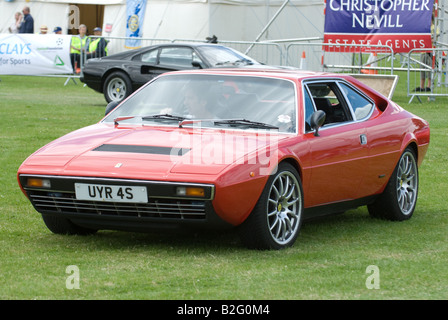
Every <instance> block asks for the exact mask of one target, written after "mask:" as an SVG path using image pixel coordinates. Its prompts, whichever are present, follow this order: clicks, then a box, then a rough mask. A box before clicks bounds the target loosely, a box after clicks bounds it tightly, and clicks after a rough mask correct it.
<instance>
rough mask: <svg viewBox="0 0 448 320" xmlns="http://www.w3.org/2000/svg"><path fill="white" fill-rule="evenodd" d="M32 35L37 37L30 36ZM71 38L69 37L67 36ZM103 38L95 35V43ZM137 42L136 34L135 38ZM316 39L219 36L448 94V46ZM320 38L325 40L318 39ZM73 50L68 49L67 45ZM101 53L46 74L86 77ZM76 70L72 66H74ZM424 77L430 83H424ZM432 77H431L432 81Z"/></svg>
mask: <svg viewBox="0 0 448 320" xmlns="http://www.w3.org/2000/svg"><path fill="white" fill-rule="evenodd" d="M31 36H32V35H31ZM66 37H67V36H66ZM102 38H104V39H105V40H106V42H107V47H106V48H107V55H111V54H115V53H119V52H123V51H127V50H132V49H131V48H129V47H128V46H127V45H126V43H127V41H128V40H130V39H131V38H126V37H106V36H105V37H102ZM97 39H98V37H95V36H90V37H89V41H91V42H93V41H95V40H97ZM132 40H134V41H135V38H132ZM313 40H316V38H314V39H312V38H304V39H289V40H288V39H284V40H282V39H279V40H276V41H265V42H249V41H226V40H218V43H219V44H221V45H224V46H228V47H231V48H234V49H236V50H238V51H240V52H242V53H245V54H247V55H249V56H250V57H252V58H253V59H255V60H257V61H259V62H261V63H263V64H266V65H272V66H283V67H288V68H299V69H304V70H310V71H323V72H336V73H350V74H359V75H363V74H365V75H370V76H375V75H378V76H385V75H394V73H396V72H400V76H401V77H403V74H406V81H407V94H408V96H409V97H411V99H410V101H409V102H412V101H413V99H414V98H417V99H418V100H419V101H421V99H420V97H421V96H427V97H430V98H431V99H434V98H435V97H436V96H448V78H447V76H446V75H447V71H448V64H447V63H446V60H447V54H446V53H447V52H448V45H446V44H441V43H438V44H437V48H428V49H426V48H423V49H413V50H411V51H410V52H409V53H407V54H404V53H400V54H394V52H393V49H392V48H391V47H389V46H369V45H350V44H334V43H323V42H311V41H313ZM318 40H321V39H318ZM180 42H205V41H204V40H197V39H194V40H192V39H160V38H159V39H155V38H139V46H140V47H146V46H151V45H156V44H162V43H180ZM65 50H68V49H65ZM102 55H103V54H99V53H98V52H96V53H95V52H92V53H87V52H85V51H82V52H81V54H80V59H79V65H75V66H74V68H73V71H72V72H68V73H65V74H42V76H47V77H66V78H67V79H66V81H65V85H66V84H67V83H68V82H69V81H71V80H72V81H73V82H74V83H77V82H76V80H77V79H78V78H79V77H80V76H81V75H82V72H83V67H84V62H85V61H86V59H88V58H97V57H100V56H102ZM69 69H71V68H69ZM422 79H424V81H425V83H422ZM428 79H429V80H428Z"/></svg>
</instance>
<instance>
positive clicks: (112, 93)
mask: <svg viewBox="0 0 448 320" xmlns="http://www.w3.org/2000/svg"><path fill="white" fill-rule="evenodd" d="M103 92H104V97H105V98H106V101H107V102H108V103H109V102H112V101H117V102H121V101H122V100H124V99H125V98H127V97H128V96H129V95H130V94H131V93H132V83H131V80H130V79H129V77H128V76H127V75H126V74H125V73H124V72H120V71H116V72H112V73H111V74H110V75H108V76H107V78H106V81H104V87H103Z"/></svg>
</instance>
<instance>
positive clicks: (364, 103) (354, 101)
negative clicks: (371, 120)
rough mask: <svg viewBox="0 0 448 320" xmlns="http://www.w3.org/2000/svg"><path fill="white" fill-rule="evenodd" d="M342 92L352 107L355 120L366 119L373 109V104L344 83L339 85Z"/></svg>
mask: <svg viewBox="0 0 448 320" xmlns="http://www.w3.org/2000/svg"><path fill="white" fill-rule="evenodd" d="M340 85H341V88H342V91H344V93H345V95H346V96H347V100H348V102H349V104H350V105H351V107H352V110H353V113H354V115H355V118H356V120H362V119H365V118H367V116H368V115H369V114H370V112H371V111H372V109H373V103H372V102H370V101H369V100H367V99H366V98H365V97H364V96H362V95H361V94H360V93H358V92H357V91H355V90H354V89H352V88H351V87H349V86H348V85H346V84H344V83H340Z"/></svg>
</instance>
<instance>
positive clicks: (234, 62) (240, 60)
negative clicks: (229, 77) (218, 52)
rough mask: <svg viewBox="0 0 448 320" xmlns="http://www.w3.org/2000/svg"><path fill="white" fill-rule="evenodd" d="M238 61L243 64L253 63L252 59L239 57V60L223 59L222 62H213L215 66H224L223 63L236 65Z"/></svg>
mask: <svg viewBox="0 0 448 320" xmlns="http://www.w3.org/2000/svg"><path fill="white" fill-rule="evenodd" d="M240 63H244V64H245V65H252V64H254V63H253V62H252V61H250V60H248V59H239V60H235V61H230V60H229V61H223V62H218V63H216V64H215V66H224V65H232V66H236V65H237V64H240Z"/></svg>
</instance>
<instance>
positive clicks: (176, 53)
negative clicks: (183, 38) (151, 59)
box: [159, 47, 193, 68]
mask: <svg viewBox="0 0 448 320" xmlns="http://www.w3.org/2000/svg"><path fill="white" fill-rule="evenodd" d="M192 62H193V50H192V49H190V48H175V47H173V48H164V49H162V51H161V52H160V58H159V64H161V65H164V66H170V67H174V68H193V65H192Z"/></svg>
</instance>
